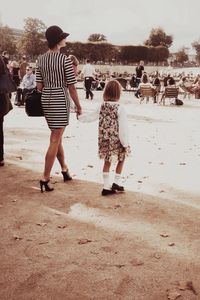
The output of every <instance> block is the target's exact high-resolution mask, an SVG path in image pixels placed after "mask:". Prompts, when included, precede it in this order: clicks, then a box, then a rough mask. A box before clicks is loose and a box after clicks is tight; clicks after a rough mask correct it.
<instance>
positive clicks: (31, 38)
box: [17, 18, 47, 56]
mask: <svg viewBox="0 0 200 300" xmlns="http://www.w3.org/2000/svg"><path fill="white" fill-rule="evenodd" d="M45 31H46V26H45V24H44V23H43V22H42V21H40V20H38V19H34V18H27V19H25V26H24V34H23V35H22V37H21V39H20V40H19V41H18V44H17V48H18V52H19V53H21V54H26V55H31V56H38V55H39V54H41V53H44V52H45V51H46V50H47V45H46V42H45V36H44V33H45Z"/></svg>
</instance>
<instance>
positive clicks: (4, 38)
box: [0, 25, 16, 54]
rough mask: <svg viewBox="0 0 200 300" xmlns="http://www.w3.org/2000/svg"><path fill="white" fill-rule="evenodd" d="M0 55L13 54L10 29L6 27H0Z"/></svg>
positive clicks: (14, 46)
mask: <svg viewBox="0 0 200 300" xmlns="http://www.w3.org/2000/svg"><path fill="white" fill-rule="evenodd" d="M0 41H1V43H0V53H2V52H3V51H7V52H8V53H9V54H15V52H16V45H15V39H14V38H13V36H12V29H10V28H9V27H8V26H2V25H0Z"/></svg>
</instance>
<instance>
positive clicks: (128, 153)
mask: <svg viewBox="0 0 200 300" xmlns="http://www.w3.org/2000/svg"><path fill="white" fill-rule="evenodd" d="M124 148H125V151H126V155H127V156H129V155H131V147H130V146H129V145H128V146H127V147H124Z"/></svg>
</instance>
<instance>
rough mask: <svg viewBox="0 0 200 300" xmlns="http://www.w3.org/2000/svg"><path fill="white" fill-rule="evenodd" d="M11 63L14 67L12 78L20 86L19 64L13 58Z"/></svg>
mask: <svg viewBox="0 0 200 300" xmlns="http://www.w3.org/2000/svg"><path fill="white" fill-rule="evenodd" d="M10 65H11V68H12V79H13V80H14V82H15V84H16V86H17V87H18V86H19V85H20V78H19V64H18V63H17V62H16V61H15V60H13V61H12V62H11V64H10Z"/></svg>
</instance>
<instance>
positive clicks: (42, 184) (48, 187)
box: [40, 180, 54, 193]
mask: <svg viewBox="0 0 200 300" xmlns="http://www.w3.org/2000/svg"><path fill="white" fill-rule="evenodd" d="M48 183H49V180H47V181H43V180H40V190H41V193H43V192H44V191H43V187H44V190H45V192H52V191H53V190H54V188H51V187H50V186H49V185H48Z"/></svg>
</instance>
